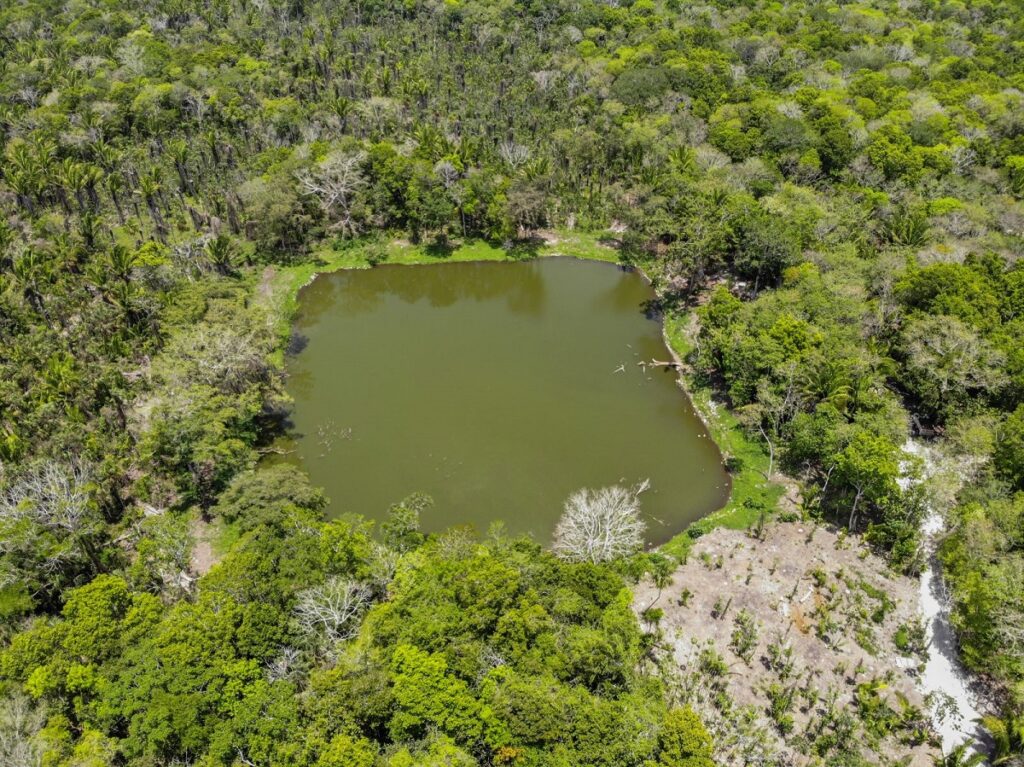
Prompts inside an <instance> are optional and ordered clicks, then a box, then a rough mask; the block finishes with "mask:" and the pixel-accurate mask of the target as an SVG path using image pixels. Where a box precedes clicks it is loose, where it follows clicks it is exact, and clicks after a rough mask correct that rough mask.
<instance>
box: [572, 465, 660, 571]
mask: <svg viewBox="0 0 1024 767" xmlns="http://www.w3.org/2000/svg"><path fill="white" fill-rule="evenodd" d="M648 487H649V483H648V482H646V481H644V482H642V483H641V484H640V485H637V486H636V487H633V488H626V487H622V486H620V485H613V486H612V487H603V488H601V489H600V490H590V489H587V488H584V489H582V490H577V491H576V492H575V493H573V494H572V495H570V496H569V498H568V500H566V502H565V510H564V511H563V512H562V518H561V519H560V520H559V521H558V526H557V527H556V528H555V542H554V545H553V547H552V549H553V550H554V552H555V553H556V554H557V555H558V556H560V557H562V558H563V559H567V560H569V561H571V562H592V563H595V564H596V563H599V562H609V561H611V560H613V559H619V558H620V557H625V556H628V555H630V554H632V553H634V552H635V551H637V550H638V549H639V548H640V547H641V546H643V542H644V530H645V529H646V524H645V523H644V521H643V520H642V519H641V518H640V494H641V493H643V492H644V491H645V490H646V489H647V488H648Z"/></svg>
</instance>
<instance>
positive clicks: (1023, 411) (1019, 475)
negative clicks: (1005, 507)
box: [993, 405, 1024, 490]
mask: <svg viewBox="0 0 1024 767" xmlns="http://www.w3.org/2000/svg"><path fill="white" fill-rule="evenodd" d="M993 460H994V463H995V467H996V471H998V472H999V474H1000V475H1001V476H1002V477H1003V478H1004V479H1005V480H1006V481H1007V482H1009V483H1010V484H1011V485H1012V486H1013V487H1015V488H1016V489H1018V490H1024V405H1019V406H1018V407H1017V409H1016V410H1014V411H1013V413H1011V414H1010V416H1009V417H1008V418H1007V419H1006V421H1005V422H1004V423H1003V425H1002V426H1001V427H1000V428H999V431H998V436H997V438H996V450H995V455H994V456H993Z"/></svg>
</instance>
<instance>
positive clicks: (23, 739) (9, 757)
mask: <svg viewBox="0 0 1024 767" xmlns="http://www.w3.org/2000/svg"><path fill="white" fill-rule="evenodd" d="M44 721H45V717H44V714H43V711H42V709H40V708H34V707H33V706H32V704H31V702H29V699H28V698H26V697H25V696H23V695H15V696H13V697H10V698H5V699H0V766H2V767H37V765H41V764H42V763H43V751H42V749H41V748H40V747H39V744H38V743H36V741H35V735H36V733H37V732H39V730H40V729H41V728H42V726H43V723H44Z"/></svg>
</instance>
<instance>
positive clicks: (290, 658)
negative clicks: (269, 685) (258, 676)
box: [265, 647, 302, 682]
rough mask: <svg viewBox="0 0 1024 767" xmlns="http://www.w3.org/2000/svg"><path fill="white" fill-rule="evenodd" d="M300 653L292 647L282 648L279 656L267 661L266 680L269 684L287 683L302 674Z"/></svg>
mask: <svg viewBox="0 0 1024 767" xmlns="http://www.w3.org/2000/svg"><path fill="white" fill-rule="evenodd" d="M301 661H302V653H301V652H299V651H298V650H297V649H295V648H294V647H282V648H281V654H280V655H278V656H277V657H276V658H274V659H273V660H269V661H267V665H266V667H265V668H266V672H267V679H268V680H269V681H271V682H280V681H288V680H291V679H293V678H295V677H296V676H298V675H299V674H300V673H302V664H301Z"/></svg>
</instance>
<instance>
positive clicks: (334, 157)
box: [296, 151, 366, 235]
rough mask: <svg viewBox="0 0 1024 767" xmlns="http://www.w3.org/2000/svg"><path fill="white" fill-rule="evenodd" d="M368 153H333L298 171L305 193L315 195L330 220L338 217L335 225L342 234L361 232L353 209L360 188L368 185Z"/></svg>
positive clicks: (297, 175)
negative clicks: (365, 175)
mask: <svg viewBox="0 0 1024 767" xmlns="http://www.w3.org/2000/svg"><path fill="white" fill-rule="evenodd" d="M365 161H366V155H365V154H364V153H362V152H342V151H335V152H331V153H330V154H329V155H327V157H325V158H324V159H323V160H321V161H320V162H319V163H317V164H316V165H315V166H313V168H312V169H310V170H306V171H301V172H299V173H298V174H296V177H297V178H298V180H299V184H300V185H301V186H302V189H303V190H304V191H305V192H306V194H309V195H313V196H314V197H316V198H317V200H318V201H319V203H320V207H321V208H323V210H324V213H325V214H326V215H327V217H328V219H335V220H336V221H335V223H334V224H333V228H336V229H338V230H339V231H340V232H341V233H342V234H348V235H354V234H356V233H357V232H358V229H359V225H358V222H357V221H355V220H354V216H353V214H354V208H355V206H356V203H357V198H358V194H359V192H360V190H361V189H362V188H363V187H364V186H366V179H365V177H364V176H363V171H362V165H363V163H364V162H365Z"/></svg>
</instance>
